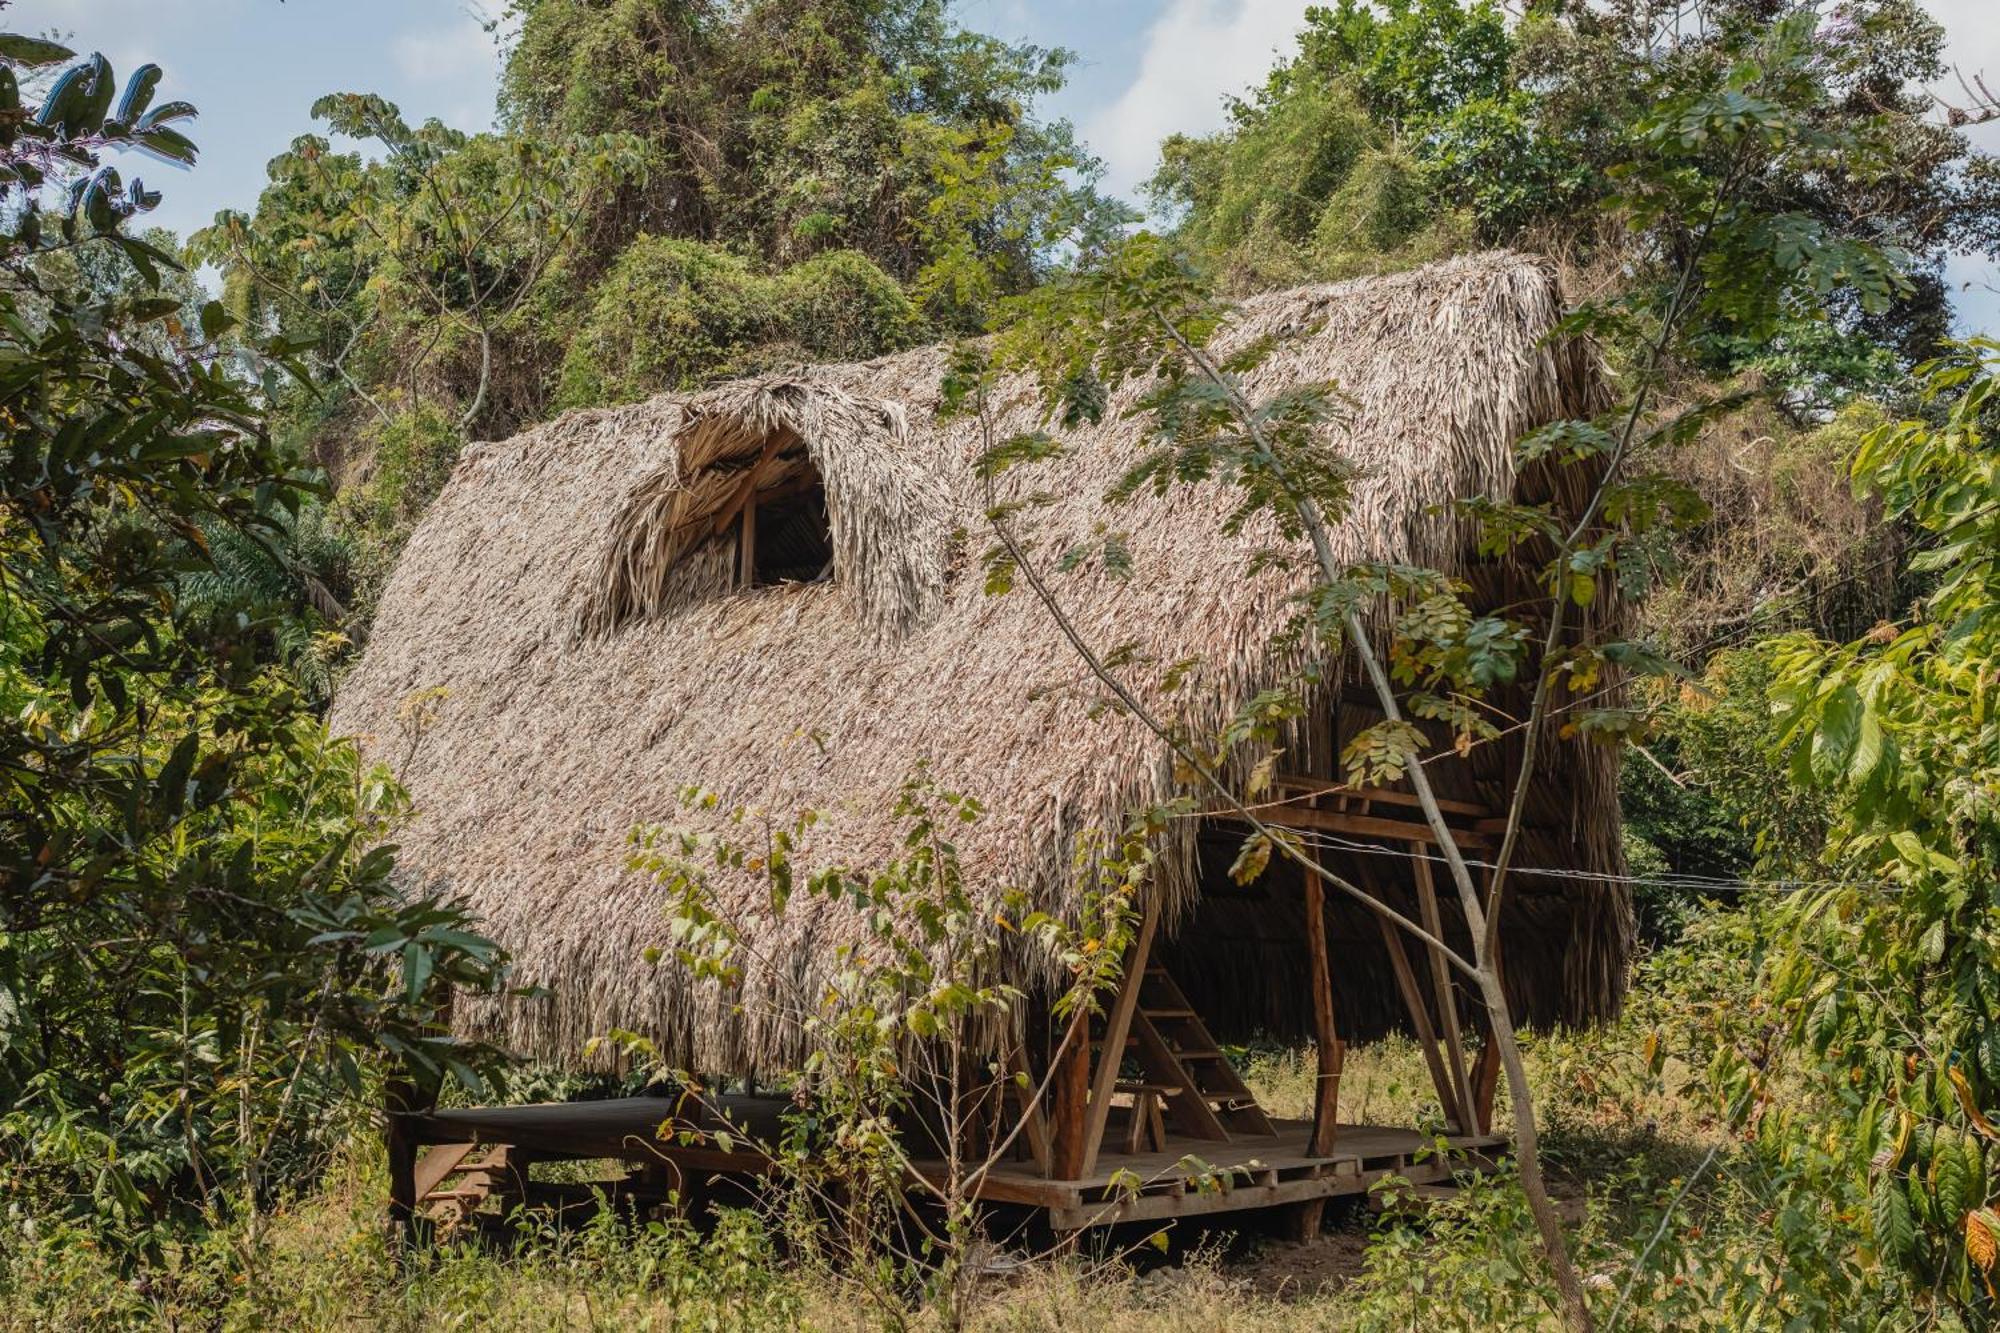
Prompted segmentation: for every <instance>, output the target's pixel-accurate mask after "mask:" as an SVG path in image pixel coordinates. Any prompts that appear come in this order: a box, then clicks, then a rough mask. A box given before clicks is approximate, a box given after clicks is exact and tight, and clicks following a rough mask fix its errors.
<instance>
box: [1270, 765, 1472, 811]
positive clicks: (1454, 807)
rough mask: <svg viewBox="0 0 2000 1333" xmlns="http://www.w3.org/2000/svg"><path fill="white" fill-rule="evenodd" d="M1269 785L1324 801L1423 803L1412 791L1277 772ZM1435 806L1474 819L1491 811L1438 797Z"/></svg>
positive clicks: (1390, 803)
mask: <svg viewBox="0 0 2000 1333" xmlns="http://www.w3.org/2000/svg"><path fill="white" fill-rule="evenodd" d="M1271 785H1272V786H1274V787H1283V788H1287V789H1290V790H1293V791H1304V792H1311V793H1313V794H1314V795H1315V796H1318V797H1321V798H1324V799H1337V800H1348V801H1368V802H1376V803H1379V804H1382V805H1400V806H1406V807H1409V808H1411V809H1421V808H1422V807H1423V802H1422V801H1421V800H1420V799H1419V798H1418V797H1417V794H1416V793H1415V792H1407V791H1398V790H1396V789H1395V788H1394V787H1357V786H1355V785H1354V784H1352V783H1348V782H1329V781H1327V780H1326V779H1325V778H1312V777H1306V776H1304V775H1302V774H1298V773H1280V774H1278V775H1277V776H1276V777H1274V778H1272V779H1271ZM1437 804H1438V809H1440V810H1442V811H1444V812H1445V813H1446V814H1448V815H1467V816H1470V817H1472V818H1477V819H1486V818H1490V817H1491V816H1492V815H1493V811H1492V809H1491V808H1489V807H1487V806H1483V805H1477V804H1475V803H1473V802H1471V801H1450V800H1445V799H1443V798H1442V797H1440V798H1439V800H1438V803H1437Z"/></svg>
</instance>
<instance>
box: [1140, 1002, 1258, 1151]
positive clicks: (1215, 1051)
mask: <svg viewBox="0 0 2000 1333" xmlns="http://www.w3.org/2000/svg"><path fill="white" fill-rule="evenodd" d="M1139 985H1140V990H1139V1003H1138V1007H1137V1008H1136V1009H1135V1010H1134V1011H1133V1014H1132V1036H1131V1039H1130V1042H1129V1043H1128V1044H1129V1045H1130V1046H1131V1048H1132V1053H1133V1055H1134V1056H1135V1057H1136V1058H1137V1059H1138V1061H1139V1064H1140V1066H1141V1067H1142V1068H1143V1069H1144V1070H1145V1071H1146V1078H1147V1081H1148V1082H1150V1083H1155V1084H1160V1085H1163V1086H1166V1087H1169V1088H1173V1089H1175V1090H1176V1092H1175V1095H1173V1096H1170V1097H1168V1098H1167V1099H1166V1103H1165V1113H1166V1119H1167V1123H1168V1125H1169V1126H1170V1127H1171V1128H1172V1129H1173V1130H1174V1132H1176V1133H1179V1134H1185V1135H1188V1136H1189V1137H1192V1138H1200V1139H1212V1140H1216V1141H1218V1142H1225V1143H1226V1142H1228V1141H1230V1140H1232V1139H1243V1138H1258V1137H1270V1136H1273V1135H1275V1134H1276V1133H1277V1132H1278V1131H1277V1129H1276V1127H1274V1126H1273V1125H1272V1124H1271V1119H1270V1117H1269V1116H1267V1115H1265V1114H1264V1108H1263V1107H1261V1106H1259V1105H1258V1104H1257V1098H1256V1097H1255V1096H1254V1095H1252V1093H1251V1091H1250V1089H1249V1086H1248V1085H1246V1084H1245V1083H1244V1082H1243V1079H1242V1078H1241V1076H1239V1075H1238V1074H1237V1072H1236V1070H1235V1068H1234V1067H1233V1066H1232V1065H1231V1064H1230V1063H1229V1057H1228V1056H1226V1055H1224V1054H1223V1053H1222V1048H1221V1047H1220V1046H1219V1045H1217V1044H1216V1040H1215V1037H1214V1036H1213V1034H1211V1033H1210V1032H1209V1030H1208V1024H1206V1023H1204V1022H1202V1020H1201V1015H1200V1014H1198V1013H1196V1012H1195V1008H1194V1006H1193V1005H1191V1004H1189V1003H1188V998H1187V995H1186V994H1185V993H1184V992H1183V991H1182V990H1181V988H1180V985H1179V983H1177V982H1176V981H1175V980H1174V979H1173V976H1172V975H1171V974H1170V973H1169V972H1168V971H1167V969H1166V968H1164V967H1161V966H1160V965H1158V964H1157V963H1155V964H1151V965H1149V966H1148V967H1147V968H1146V970H1145V972H1144V974H1143V975H1142V976H1141V978H1140V982H1139Z"/></svg>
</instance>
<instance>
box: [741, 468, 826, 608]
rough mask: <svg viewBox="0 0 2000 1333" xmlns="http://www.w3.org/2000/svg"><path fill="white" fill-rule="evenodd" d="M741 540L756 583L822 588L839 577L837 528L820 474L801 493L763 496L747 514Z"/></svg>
mask: <svg viewBox="0 0 2000 1333" xmlns="http://www.w3.org/2000/svg"><path fill="white" fill-rule="evenodd" d="M743 512H744V516H745V518H746V520H747V523H746V526H745V527H744V530H743V536H742V538H741V539H740V540H741V541H742V543H743V545H744V547H745V548H746V549H747V550H748V551H749V567H750V580H749V581H750V583H751V584H752V585H753V586H756V587H762V586H764V585H766V584H771V583H817V582H819V581H820V580H821V579H826V578H831V577H832V576H833V524H832V521H831V520H830V519H829V518H828V517H827V512H826V486H825V485H824V484H823V483H822V482H821V481H820V479H819V472H818V470H817V469H815V470H813V471H812V472H811V473H810V474H809V475H807V476H804V477H801V478H800V479H799V481H798V483H797V485H796V488H795V489H788V490H784V491H774V492H771V493H769V494H768V495H759V496H758V497H757V500H756V502H755V503H754V504H753V505H751V506H750V507H748V508H746V509H745V510H744V511H743Z"/></svg>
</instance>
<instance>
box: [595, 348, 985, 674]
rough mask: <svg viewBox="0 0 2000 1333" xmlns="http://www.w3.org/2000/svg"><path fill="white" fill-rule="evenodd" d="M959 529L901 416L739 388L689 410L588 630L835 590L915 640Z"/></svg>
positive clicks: (625, 515) (789, 388)
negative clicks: (753, 593)
mask: <svg viewBox="0 0 2000 1333" xmlns="http://www.w3.org/2000/svg"><path fill="white" fill-rule="evenodd" d="M950 526H951V514H950V494H949V491H948V490H947V488H946V487H945V486H944V484H943V482H942V481H941V480H940V479H939V478H937V477H936V476H934V475H932V474H931V473H930V472H928V471H927V470H926V469H924V468H923V467H922V466H920V465H919V463H918V461H917V459H916V458H915V457H914V456H913V454H912V452H911V450H910V448H909V441H908V427H907V425H906V422H905V419H904V415H903V411H902V408H901V407H900V406H899V405H897V404H894V403H888V402H881V401H869V400H864V399H860V398H856V397H854V396H852V395H850V394H848V393H846V392H844V391H842V390H840V389H838V388H834V387H832V386H831V385H826V384H817V383H810V382H804V381H798V380H787V379H777V380H753V381H746V382H744V383H740V384H732V385H728V386H725V387H724V388H721V389H718V390H716V391H714V392H713V393H709V394H705V395H703V396H702V397H700V398H697V399H695V400H694V401H693V402H690V403H689V404H688V405H687V407H686V409H685V411H684V413H683V416H682V422H681V426H680V429H679V430H678V431H677V432H676V435H675V438H674V449H673V451H672V454H671V456H670V457H669V459H668V461H667V462H666V464H665V465H664V466H662V467H660V468H659V469H658V470H656V471H655V472H653V473H652V474H651V475H649V476H647V477H644V478H642V479H641V480H640V481H639V482H638V483H637V484H636V485H635V486H634V487H633V488H632V490H631V492H630V493H629V494H628V495H627V497H626V500H625V503H624V506H623V508H622V509H621V510H620V512H619V514H618V515H617V517H616V518H615V519H614V520H613V521H612V524H611V530H610V534H609V540H608V541H607V543H606V548H605V554H604V557H603V563H602V565H601V567H600V570H599V578H598V582H597V585H596V587H595V589H594V591H593V593H592V595H591V598H590V601H589V604H588V605H586V606H585V607H584V608H583V609H582V611H581V613H580V614H579V615H578V617H577V630H578V632H579V633H580V634H608V633H610V632H612V631H613V630H616V629H617V628H618V627H619V626H620V625H623V624H626V623H628V622H630V621H632V620H637V619H642V618H646V617H651V616H658V615H662V614H666V613H669V612H671V611H673V610H675V609H677V608H679V607H682V606H687V605H690V604H692V603H694V602H697V601H701V600H704V599H706V598H709V597H714V596H720V595H723V594H725V593H727V592H730V591H732V590H734V589H738V588H745V587H753V586H757V585H760V584H772V583H791V582H800V583H805V582H816V581H819V580H821V579H822V578H826V577H829V576H830V577H831V579H832V581H833V582H835V583H836V584H838V585H840V586H841V587H842V588H843V590H845V591H846V592H847V594H848V596H849V599H850V601H851V603H852V604H853V606H854V608H855V610H856V612H857V613H858V615H859V617H860V619H861V620H862V622H863V624H864V626H865V627H866V628H867V629H869V630H871V631H874V632H875V633H878V634H897V633H901V632H903V631H905V630H908V629H909V628H910V627H911V626H913V625H915V624H917V623H918V622H919V621H921V620H922V619H923V617H924V616H925V615H926V614H927V613H928V612H929V610H930V608H931V607H932V606H933V605H935V604H936V602H937V601H938V599H939V598H940V596H941V595H942V593H943V590H944V579H945V546H946V541H947V536H948V533H949V530H950Z"/></svg>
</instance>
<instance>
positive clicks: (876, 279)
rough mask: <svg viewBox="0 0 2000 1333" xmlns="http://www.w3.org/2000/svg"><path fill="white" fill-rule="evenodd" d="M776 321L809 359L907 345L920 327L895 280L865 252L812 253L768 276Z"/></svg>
mask: <svg viewBox="0 0 2000 1333" xmlns="http://www.w3.org/2000/svg"><path fill="white" fill-rule="evenodd" d="M772 285H773V288H774V295H775V298H776V300H775V304H776V307H777V315H778V320H779V324H780V326H781V327H782V329H783V331H784V332H785V334H787V335H788V336H789V337H790V338H791V340H792V341H793V342H795V343H797V344H798V345H799V346H800V347H803V348H804V349H805V350H806V351H807V352H809V353H811V354H812V355H813V356H814V357H816V358H820V359H824V360H828V361H860V360H865V359H867V358H868V357H871V356H880V355H881V354H882V353H884V352H894V351H899V350H901V349H903V348H905V347H909V346H911V345H912V344H914V343H915V342H917V341H918V340H919V338H921V336H922V326H921V325H920V323H919V322H918V318H917V312H916V310H915V308H914V307H912V306H911V305H910V299H909V297H907V296H905V295H904V294H903V289H902V288H901V287H900V286H898V285H897V283H896V281H895V279H893V278H891V277H890V276H889V275H888V274H886V273H884V272H883V271H882V270H881V269H879V268H877V267H876V266H875V264H874V263H873V262H872V261H870V260H869V258H868V257H867V256H866V255H863V254H860V253H858V252H856V251H853V250H835V251H832V252H830V253H828V254H823V255H815V256H814V257H813V258H811V259H808V260H806V261H805V262H804V263H802V264H798V265H795V266H793V267H792V268H789V269H787V270H785V271H784V272H783V273H781V274H779V275H778V276H777V278H776V279H774V280H773V284H772Z"/></svg>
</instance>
